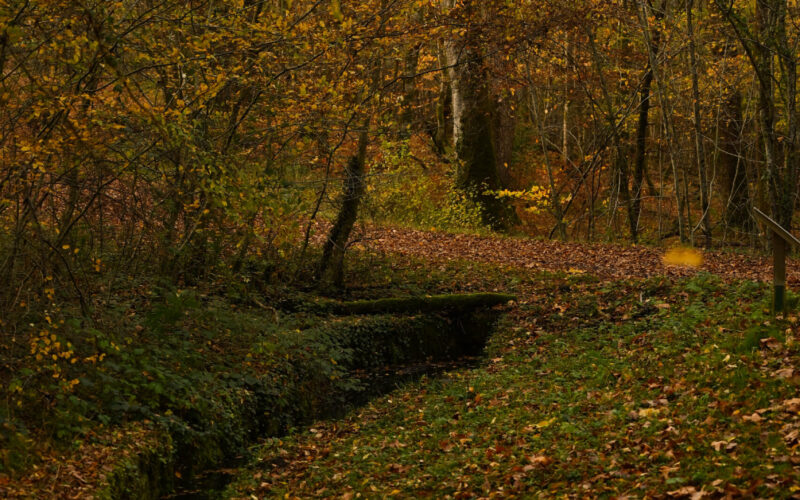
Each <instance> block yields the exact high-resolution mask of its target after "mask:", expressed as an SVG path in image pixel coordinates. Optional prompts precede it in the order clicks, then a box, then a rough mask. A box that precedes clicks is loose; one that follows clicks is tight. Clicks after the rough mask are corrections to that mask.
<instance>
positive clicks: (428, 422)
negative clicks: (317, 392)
mask: <svg viewBox="0 0 800 500" xmlns="http://www.w3.org/2000/svg"><path fill="white" fill-rule="evenodd" d="M365 241H368V242H369V243H368V244H369V245H370V246H371V247H372V248H373V249H380V250H381V251H386V252H390V253H389V256H390V257H391V262H393V267H394V268H395V269H397V270H400V273H401V275H402V276H403V277H404V278H406V279H407V278H408V277H409V276H410V274H409V270H411V269H422V270H423V273H422V274H421V275H422V276H424V273H425V272H430V273H431V274H430V277H429V278H426V281H427V282H428V283H429V286H430V284H432V283H435V285H434V287H435V288H436V289H438V290H448V291H453V290H458V291H464V290H476V289H477V290H485V289H492V290H508V291H512V292H513V293H515V294H517V296H518V305H517V307H515V308H513V309H512V311H511V313H510V314H509V315H508V316H506V317H505V319H504V320H503V321H502V324H501V325H500V328H499V331H498V333H497V334H496V335H495V336H494V337H493V338H492V339H491V341H490V344H489V346H488V348H487V358H488V359H487V360H486V362H485V363H484V364H483V365H482V366H480V367H479V368H476V369H462V370H456V371H452V372H449V373H447V374H446V375H445V376H442V377H435V378H430V379H423V380H422V381H421V382H419V383H417V384H414V385H412V386H410V387H406V388H402V389H400V390H398V391H396V392H394V393H392V394H390V395H388V396H385V397H383V398H381V399H379V400H377V401H375V402H373V403H371V404H369V405H368V406H367V407H365V408H364V409H362V410H360V411H357V412H355V413H353V414H351V415H350V416H348V417H347V418H346V419H344V420H335V421H327V422H318V423H316V424H314V425H313V426H312V427H311V428H310V429H306V430H302V431H299V432H297V433H295V434H293V435H291V436H289V437H287V438H275V439H270V440H267V442H266V443H265V444H264V445H263V446H261V447H260V448H259V449H258V451H257V457H258V458H257V460H256V461H255V462H254V463H253V464H252V465H251V466H250V468H249V469H247V470H245V471H244V472H243V473H241V474H240V475H239V480H238V482H237V483H235V485H234V486H233V487H231V488H230V489H229V491H228V493H229V494H230V495H232V496H234V497H242V498H248V497H250V495H255V496H256V497H282V498H283V497H288V498H295V497H296V498H308V497H341V498H354V497H365V498H380V497H397V498H402V497H406V498H407V497H415V498H421V497H432V498H476V497H478V498H492V497H505V496H518V495H523V496H537V497H557V496H558V497H561V496H563V495H568V496H571V497H582V496H592V497H594V496H609V497H610V496H614V497H625V496H633V497H665V496H670V497H677V498H689V497H691V498H703V497H715V498H716V497H724V496H726V497H785V498H788V497H792V496H796V495H797V492H798V491H800V474H799V473H798V467H797V466H798V464H800V454H798V443H799V441H798V439H799V438H800V398H797V384H798V383H799V382H800V372H798V366H797V365H798V357H797V355H798V346H797V343H796V336H797V334H798V331H800V330H798V328H799V327H800V324H799V323H798V318H797V316H796V315H788V316H787V317H786V318H784V319H773V317H772V315H771V314H770V312H769V308H770V304H769V293H768V288H767V286H766V285H765V284H764V283H759V282H756V281H753V280H754V279H762V278H764V277H765V276H766V274H767V272H768V271H769V267H768V266H767V265H765V264H766V262H765V261H764V260H762V259H760V258H757V257H753V256H742V255H731V254H713V253H710V254H707V255H706V261H705V265H704V266H705V268H704V269H703V270H700V271H697V270H692V269H689V268H681V267H672V266H665V265H664V264H663V263H662V260H661V251H660V250H657V249H653V248H641V247H619V246H610V245H579V244H559V243H552V242H541V241H538V242H537V241H531V240H516V239H509V238H497V237H477V236H472V235H463V234H444V233H431V232H421V231H412V230H405V229H377V230H373V231H371V232H367V234H366V235H365ZM401 256H402V257H401ZM791 269H792V272H791V273H790V275H792V276H793V277H794V280H796V279H797V278H796V277H797V273H796V269H797V268H796V262H792V265H791ZM421 275H416V274H415V275H414V276H421ZM386 279H387V280H389V281H391V279H390V278H389V277H387V278H386ZM395 279H396V277H395ZM795 282H796V281H795Z"/></svg>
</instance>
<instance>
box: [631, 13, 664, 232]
mask: <svg viewBox="0 0 800 500" xmlns="http://www.w3.org/2000/svg"><path fill="white" fill-rule="evenodd" d="M663 17H664V13H663V9H662V11H661V12H658V13H656V20H657V21H660V20H661V19H662V18H663ZM660 40H661V30H656V31H655V32H654V33H653V37H652V40H651V41H650V52H652V54H653V55H654V56H657V55H658V50H659V42H660ZM647 61H648V62H647V69H646V70H645V73H644V77H643V78H642V86H641V89H640V90H639V121H638V123H637V124H636V158H635V159H634V164H633V202H632V205H631V210H632V211H633V213H632V215H631V223H635V224H636V228H637V233H638V227H639V219H640V217H641V213H642V183H643V181H644V179H645V177H647V130H648V128H649V127H650V107H651V102H650V98H651V96H650V91H651V89H652V86H653V67H652V66H651V63H650V57H648V59H647ZM648 179H649V177H648ZM651 183H652V182H651ZM651 191H652V189H651Z"/></svg>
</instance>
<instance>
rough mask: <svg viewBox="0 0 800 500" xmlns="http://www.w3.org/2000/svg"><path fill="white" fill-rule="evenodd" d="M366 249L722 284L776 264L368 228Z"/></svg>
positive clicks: (720, 254) (764, 272) (731, 256)
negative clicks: (676, 261)
mask: <svg viewBox="0 0 800 500" xmlns="http://www.w3.org/2000/svg"><path fill="white" fill-rule="evenodd" d="M361 239H362V245H363V246H364V247H366V248H370V249H373V250H376V251H381V252H387V253H394V254H402V255H411V256H416V257H418V258H425V259H432V260H434V261H439V260H446V261H451V260H468V261H473V262H485V263H490V264H500V265H514V266H518V267H522V268H525V269H530V270H535V271H576V270H577V271H580V272H584V273H589V274H591V275H593V276H596V277H598V278H602V279H625V278H648V277H652V276H670V277H686V276H691V275H694V274H697V273H698V272H708V273H712V274H715V275H717V276H720V277H721V278H723V279H724V280H732V279H748V280H754V281H768V280H769V279H771V276H772V274H771V273H772V260H771V258H770V257H769V256H767V255H754V254H752V253H734V252H731V251H708V252H702V255H703V262H702V264H701V265H700V266H699V267H698V268H696V269H695V268H692V267H681V266H665V265H664V262H663V257H664V250H663V249H661V248H657V247H651V246H637V245H621V244H608V243H593V244H589V243H564V242H560V241H552V240H535V239H528V238H520V237H513V238H511V237H500V236H479V235H473V234H459V233H447V232H440V231H420V230H415V229H405V228H386V227H369V228H367V229H366V230H365V231H364V233H363V235H362V236H361ZM787 281H788V283H789V284H791V283H800V260H798V259H789V260H788V262H787Z"/></svg>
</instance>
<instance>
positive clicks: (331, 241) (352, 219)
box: [317, 130, 367, 287]
mask: <svg viewBox="0 0 800 500" xmlns="http://www.w3.org/2000/svg"><path fill="white" fill-rule="evenodd" d="M366 156H367V131H366V130H363V131H362V132H361V133H360V134H359V137H358V150H357V151H356V153H355V154H354V155H353V156H352V157H350V161H349V162H348V163H347V166H346V167H345V170H344V175H345V179H344V187H343V188H342V206H341V208H340V209H339V214H338V215H337V216H336V221H335V222H334V224H333V227H331V231H330V233H329V234H328V239H327V240H326V241H325V245H324V246H323V249H322V259H321V260H320V263H319V268H318V271H317V279H318V281H319V283H320V285H322V286H323V287H324V286H330V285H334V286H341V285H342V283H343V282H344V254H345V250H347V242H348V241H349V240H350V233H351V232H352V231H353V226H354V225H355V223H356V219H357V218H358V207H359V205H360V204H361V199H362V198H363V197H364V190H365V187H366V186H365V184H364V172H365V162H366Z"/></svg>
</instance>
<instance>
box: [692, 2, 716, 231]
mask: <svg viewBox="0 0 800 500" xmlns="http://www.w3.org/2000/svg"><path fill="white" fill-rule="evenodd" d="M693 9H694V0H686V31H687V35H688V38H689V61H690V63H691V74H692V108H693V114H694V146H695V156H696V160H697V173H698V177H699V179H700V210H701V215H700V223H699V224H700V225H701V226H703V235H704V236H705V240H706V241H705V244H706V247H711V214H710V213H709V203H708V197H709V187H708V178H707V172H706V153H705V148H704V147H703V125H702V122H701V118H700V86H699V84H698V74H697V73H698V70H697V48H696V46H695V40H694V20H693V16H692V14H693V12H692V10H693Z"/></svg>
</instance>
